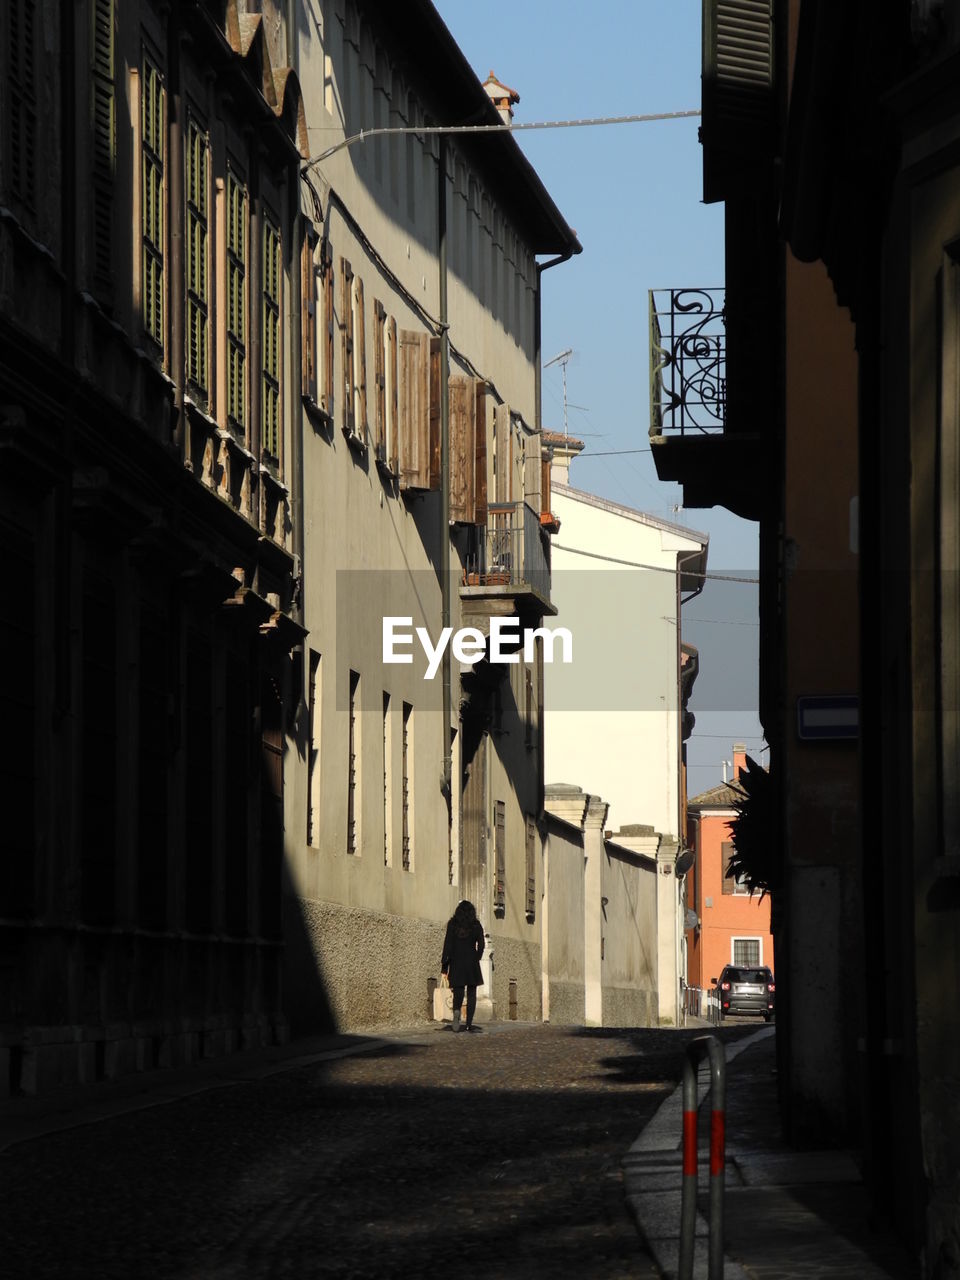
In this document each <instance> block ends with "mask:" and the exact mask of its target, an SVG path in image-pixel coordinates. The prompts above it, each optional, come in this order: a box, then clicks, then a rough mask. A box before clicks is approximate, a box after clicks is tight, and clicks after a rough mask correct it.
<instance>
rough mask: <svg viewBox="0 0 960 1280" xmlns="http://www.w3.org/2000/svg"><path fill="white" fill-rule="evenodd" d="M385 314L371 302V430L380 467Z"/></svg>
mask: <svg viewBox="0 0 960 1280" xmlns="http://www.w3.org/2000/svg"><path fill="white" fill-rule="evenodd" d="M386 362H387V313H386V311H384V309H383V303H382V302H379V301H378V300H377V299H376V298H375V299H374V301H373V395H374V408H373V430H374V453H375V455H376V459H377V462H379V463H380V464H381V466H383V465H385V464H386V461H387V371H386Z"/></svg>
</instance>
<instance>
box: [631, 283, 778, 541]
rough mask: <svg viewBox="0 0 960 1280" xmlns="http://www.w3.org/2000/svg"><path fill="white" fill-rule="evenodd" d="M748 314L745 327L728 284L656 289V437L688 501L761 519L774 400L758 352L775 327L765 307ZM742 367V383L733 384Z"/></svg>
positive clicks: (664, 467) (665, 469) (659, 459)
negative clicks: (767, 416)
mask: <svg viewBox="0 0 960 1280" xmlns="http://www.w3.org/2000/svg"><path fill="white" fill-rule="evenodd" d="M739 314H740V324H739V326H737V325H736V324H733V323H732V322H731V311H730V309H729V308H728V299H727V296H726V294H725V292H724V290H723V289H707V288H703V289H698V288H691V289H651V290H650V444H651V446H652V451H653V461H654V465H655V467H656V469H657V475H658V476H659V477H660V479H661V480H666V481H669V482H672V483H676V484H682V485H683V503H684V506H686V507H712V506H717V505H720V506H724V507H727V508H728V509H729V510H730V511H733V512H735V513H736V514H737V515H740V516H744V517H746V518H747V519H751V520H756V519H758V518H759V515H760V511H761V509H762V501H763V499H762V494H763V490H764V483H763V479H764V477H763V473H762V460H763V452H762V448H761V443H762V436H761V432H760V430H758V427H759V426H760V425H761V423H760V419H761V418H763V415H764V413H765V412H766V408H767V399H766V398H765V397H764V395H763V394H762V393H761V392H762V388H761V386H760V383H761V382H762V377H761V375H762V373H763V369H762V367H761V364H762V361H761V356H758V357H757V358H751V355H750V353H751V351H752V350H753V348H752V346H751V342H752V341H753V339H754V337H755V335H756V334H758V333H763V332H764V331H765V326H766V328H768V327H769V326H768V323H767V320H766V318H765V316H764V314H763V313H762V312H758V311H755V310H754V311H746V313H745V317H746V318H744V308H741V309H740V313H739ZM738 353H739V354H738ZM728 357H731V359H730V360H729V362H728ZM734 366H735V367H736V368H737V369H739V370H740V373H741V376H740V378H739V382H738V381H737V380H736V378H735V377H734V378H731V379H730V381H728V369H731V368H733V367H734ZM738 389H739V390H738ZM737 391H738V394H739V400H736V403H734V401H735V395H734V393H735V392H737Z"/></svg>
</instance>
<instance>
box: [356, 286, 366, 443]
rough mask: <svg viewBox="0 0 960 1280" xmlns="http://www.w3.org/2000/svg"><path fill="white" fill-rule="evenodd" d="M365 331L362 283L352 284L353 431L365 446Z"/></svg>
mask: <svg viewBox="0 0 960 1280" xmlns="http://www.w3.org/2000/svg"><path fill="white" fill-rule="evenodd" d="M366 335H367V330H366V325H365V322H364V310H363V281H362V280H361V279H360V278H359V276H358V277H356V278H355V279H354V282H353V346H354V354H353V374H354V390H353V429H354V431H355V433H356V436H357V440H358V441H359V442H361V443H362V444H364V445H366V443H367V436H368V432H369V426H368V422H367V345H366V343H367V336H366Z"/></svg>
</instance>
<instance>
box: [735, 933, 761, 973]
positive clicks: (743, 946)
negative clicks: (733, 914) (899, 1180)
mask: <svg viewBox="0 0 960 1280" xmlns="http://www.w3.org/2000/svg"><path fill="white" fill-rule="evenodd" d="M730 957H731V959H732V961H733V963H734V964H735V965H744V966H747V967H750V966H751V965H758V964H762V963H763V950H762V947H761V939H760V938H731V939H730Z"/></svg>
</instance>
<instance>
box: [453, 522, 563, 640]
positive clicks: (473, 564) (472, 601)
mask: <svg viewBox="0 0 960 1280" xmlns="http://www.w3.org/2000/svg"><path fill="white" fill-rule="evenodd" d="M471 535H472V536H471V540H470V546H469V547H468V549H467V554H466V556H465V557H464V568H463V578H462V582H461V586H460V599H461V600H462V601H463V607H464V613H470V614H483V615H485V616H487V617H489V616H490V615H491V614H493V613H502V614H507V613H514V612H516V613H521V612H522V613H525V614H527V615H530V614H535V615H537V616H539V617H542V616H543V615H544V614H555V613H556V609H555V608H554V607H553V605H552V604H551V603H550V564H549V559H548V556H547V537H546V534H545V533H542V532H541V529H540V517H539V515H538V513H537V512H536V511H534V510H533V509H532V508H531V507H529V506H527V504H526V503H525V502H491V503H490V504H489V506H488V508H487V522H486V525H479V526H476V527H475V528H474V529H473V530H471Z"/></svg>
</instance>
